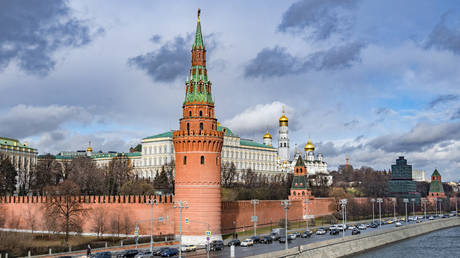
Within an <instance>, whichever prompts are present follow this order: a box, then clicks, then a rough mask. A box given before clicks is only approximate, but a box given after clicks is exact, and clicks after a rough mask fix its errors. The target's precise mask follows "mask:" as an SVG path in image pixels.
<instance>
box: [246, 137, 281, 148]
mask: <svg viewBox="0 0 460 258" xmlns="http://www.w3.org/2000/svg"><path fill="white" fill-rule="evenodd" d="M240 145H242V146H249V147H259V148H267V149H274V148H273V146H267V145H265V144H262V143H258V142H255V141H252V140H245V139H240Z"/></svg>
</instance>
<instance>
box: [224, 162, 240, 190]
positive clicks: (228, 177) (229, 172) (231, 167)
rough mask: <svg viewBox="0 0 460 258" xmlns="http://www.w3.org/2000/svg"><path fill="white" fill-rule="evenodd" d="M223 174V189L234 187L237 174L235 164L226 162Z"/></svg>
mask: <svg viewBox="0 0 460 258" xmlns="http://www.w3.org/2000/svg"><path fill="white" fill-rule="evenodd" d="M221 171H222V172H221V173H222V187H232V186H233V183H234V182H233V181H234V178H235V174H236V167H235V164H234V163H233V162H231V163H229V162H226V163H225V164H224V165H223V166H222V169H221Z"/></svg>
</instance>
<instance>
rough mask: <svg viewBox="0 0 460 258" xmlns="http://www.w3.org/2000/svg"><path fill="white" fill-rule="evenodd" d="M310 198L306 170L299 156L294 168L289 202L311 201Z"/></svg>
mask: <svg viewBox="0 0 460 258" xmlns="http://www.w3.org/2000/svg"><path fill="white" fill-rule="evenodd" d="M312 197H313V196H312V195H311V191H310V186H309V184H308V178H307V168H306V166H305V163H304V161H303V159H302V156H299V157H298V158H297V162H296V164H295V167H294V178H293V180H292V185H291V194H290V195H289V200H303V199H311V198H312Z"/></svg>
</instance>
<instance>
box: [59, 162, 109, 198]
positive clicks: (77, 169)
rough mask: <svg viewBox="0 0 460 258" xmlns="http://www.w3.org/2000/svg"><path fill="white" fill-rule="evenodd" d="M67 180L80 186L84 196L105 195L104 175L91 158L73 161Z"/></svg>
mask: <svg viewBox="0 0 460 258" xmlns="http://www.w3.org/2000/svg"><path fill="white" fill-rule="evenodd" d="M68 170H69V172H68V173H67V178H68V179H70V180H72V181H73V182H74V183H76V184H77V185H78V187H79V188H80V191H81V193H82V194H84V195H96V194H103V192H104V173H103V171H102V169H99V168H98V167H97V166H96V163H94V161H93V160H91V159H90V158H89V157H78V158H74V159H72V162H71V163H70V165H69V168H68Z"/></svg>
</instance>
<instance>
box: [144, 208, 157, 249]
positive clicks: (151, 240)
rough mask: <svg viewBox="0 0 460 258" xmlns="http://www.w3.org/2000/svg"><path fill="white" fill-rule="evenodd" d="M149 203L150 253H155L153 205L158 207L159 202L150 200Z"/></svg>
mask: <svg viewBox="0 0 460 258" xmlns="http://www.w3.org/2000/svg"><path fill="white" fill-rule="evenodd" d="M147 203H148V204H150V252H153V205H158V201H157V200H156V199H149V200H148V201H147Z"/></svg>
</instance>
